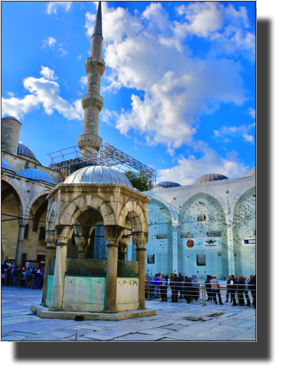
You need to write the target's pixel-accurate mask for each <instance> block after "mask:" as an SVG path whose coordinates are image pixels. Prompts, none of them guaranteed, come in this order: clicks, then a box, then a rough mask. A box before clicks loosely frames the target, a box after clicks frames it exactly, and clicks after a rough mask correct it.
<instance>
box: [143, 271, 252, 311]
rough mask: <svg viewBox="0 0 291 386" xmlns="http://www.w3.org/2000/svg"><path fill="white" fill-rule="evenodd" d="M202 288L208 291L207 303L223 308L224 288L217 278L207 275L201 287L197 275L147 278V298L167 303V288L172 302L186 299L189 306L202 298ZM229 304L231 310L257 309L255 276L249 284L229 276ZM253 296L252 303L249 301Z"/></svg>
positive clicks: (245, 280)
mask: <svg viewBox="0 0 291 386" xmlns="http://www.w3.org/2000/svg"><path fill="white" fill-rule="evenodd" d="M200 284H202V285H203V286H204V288H205V289H206V295H207V299H206V301H209V302H215V304H218V302H219V304H223V303H222V298H221V292H220V291H221V285H220V284H219V282H218V280H217V278H216V275H213V276H211V275H207V276H206V280H205V282H204V283H200V282H199V280H198V279H197V277H196V275H192V276H191V277H188V276H183V275H182V274H181V272H179V274H178V275H177V274H175V273H171V275H170V277H168V276H167V275H164V274H161V273H157V274H155V277H149V275H148V274H146V275H145V298H146V300H150V299H153V298H155V299H160V300H161V301H167V300H168V299H167V293H168V288H170V289H171V295H172V298H171V302H173V303H174V302H178V299H184V300H186V302H187V303H190V302H191V301H193V300H194V301H196V302H197V301H198V299H199V297H200ZM224 289H226V301H225V302H226V303H227V302H229V301H230V302H231V303H232V306H237V305H238V306H253V307H254V308H256V275H251V276H250V278H249V280H247V279H246V277H245V276H239V278H238V279H237V278H236V277H235V276H234V275H230V276H229V278H228V280H227V283H226V288H225V287H224ZM249 293H250V294H251V298H252V303H251V299H250V297H249ZM217 301H218V302H217Z"/></svg>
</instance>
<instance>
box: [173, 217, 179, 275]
mask: <svg viewBox="0 0 291 386" xmlns="http://www.w3.org/2000/svg"><path fill="white" fill-rule="evenodd" d="M172 242H173V267H172V270H173V272H174V273H176V274H178V224H174V223H173V225H172Z"/></svg>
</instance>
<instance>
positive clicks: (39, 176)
mask: <svg viewBox="0 0 291 386" xmlns="http://www.w3.org/2000/svg"><path fill="white" fill-rule="evenodd" d="M17 175H18V176H21V177H25V178H30V179H31V180H36V181H44V182H48V183H50V184H54V185H56V183H55V181H54V180H53V179H52V177H51V176H50V175H49V174H48V173H46V172H44V171H43V170H40V169H24V170H22V171H21V172H19V173H17Z"/></svg>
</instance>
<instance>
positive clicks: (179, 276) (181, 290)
mask: <svg viewBox="0 0 291 386" xmlns="http://www.w3.org/2000/svg"><path fill="white" fill-rule="evenodd" d="M183 281H184V277H183V275H182V274H181V272H179V273H178V282H180V285H179V286H178V291H179V292H180V296H179V299H183V284H182V283H183Z"/></svg>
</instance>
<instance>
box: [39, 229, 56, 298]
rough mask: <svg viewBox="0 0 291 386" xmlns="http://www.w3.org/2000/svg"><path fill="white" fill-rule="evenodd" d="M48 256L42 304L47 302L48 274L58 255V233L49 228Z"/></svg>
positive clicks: (47, 233) (47, 239) (47, 235)
mask: <svg viewBox="0 0 291 386" xmlns="http://www.w3.org/2000/svg"><path fill="white" fill-rule="evenodd" d="M45 239H46V257H45V270H44V278H43V291H42V301H41V303H42V305H44V304H45V300H46V297H47V283H48V275H49V272H50V267H51V261H52V259H54V258H55V256H56V235H55V231H52V230H49V231H46V237H45Z"/></svg>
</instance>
